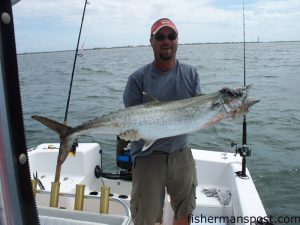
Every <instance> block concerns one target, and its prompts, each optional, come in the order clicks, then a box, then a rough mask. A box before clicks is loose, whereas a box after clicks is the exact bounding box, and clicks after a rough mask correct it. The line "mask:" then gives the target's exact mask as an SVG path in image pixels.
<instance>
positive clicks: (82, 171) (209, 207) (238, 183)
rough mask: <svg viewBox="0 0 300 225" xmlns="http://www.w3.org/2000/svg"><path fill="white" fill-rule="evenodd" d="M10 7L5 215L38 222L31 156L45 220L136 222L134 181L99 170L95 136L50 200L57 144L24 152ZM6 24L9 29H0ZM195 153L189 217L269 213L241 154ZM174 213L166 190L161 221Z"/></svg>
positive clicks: (206, 219)
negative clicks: (105, 203)
mask: <svg viewBox="0 0 300 225" xmlns="http://www.w3.org/2000/svg"><path fill="white" fill-rule="evenodd" d="M8 2H9V1H1V6H2V4H3V5H4V3H5V9H9V8H10V7H11V6H10V4H8ZM14 2H16V1H14ZM3 8H4V7H3ZM1 10H2V9H1ZM10 12H11V10H8V11H7V12H4V13H3V14H2V16H1V19H2V22H3V23H1V29H0V30H1V39H0V41H1V48H0V51H1V69H2V70H1V74H0V75H1V76H0V78H1V79H0V92H1V95H0V102H1V108H0V112H1V113H0V119H1V120H0V131H1V132H0V153H1V154H0V161H1V164H0V168H1V170H0V197H1V198H0V223H1V224H2V223H3V224H9V225H10V224H37V219H36V218H35V216H36V210H35V207H34V205H33V204H31V203H33V198H32V193H33V192H32V191H31V187H30V185H29V184H30V180H29V179H30V178H29V171H28V161H29V166H30V174H31V175H32V176H33V174H35V176H36V177H35V178H38V179H35V180H39V181H40V185H41V184H42V185H41V186H40V187H42V186H43V187H44V190H40V188H39V187H38V188H37V190H36V191H35V192H34V193H35V201H36V205H37V209H38V217H39V220H40V224H41V225H46V224H47V225H48V224H51V225H58V224H70V225H71V224H72V225H75V224H81V225H92V224H93V225H100V224H102V225H104V224H108V225H126V224H132V222H131V213H130V193H131V181H130V180H128V179H127V180H123V179H108V178H101V176H100V177H99V175H101V173H99V171H101V160H102V159H101V157H102V155H101V154H100V150H101V148H100V146H99V144H97V143H79V146H78V147H77V153H76V156H75V157H68V158H67V160H66V161H65V163H64V164H63V167H62V171H61V176H60V177H61V179H60V189H59V192H58V196H59V197H58V206H57V207H49V204H50V194H51V182H53V180H54V174H55V167H56V160H57V155H58V148H59V144H58V143H46V144H41V145H39V146H37V147H36V148H33V149H30V150H29V152H28V156H29V160H27V150H26V149H25V138H24V130H23V129H20V127H21V128H23V127H22V115H21V101H20V95H19V85H18V74H17V70H16V68H17V63H16V55H13V54H12V53H13V52H15V47H14V43H13V41H12V39H13V37H14V36H13V27H12V25H13V24H11V13H10ZM2 31H3V34H5V35H3V36H2ZM4 31H5V33H4ZM3 46H4V47H3ZM12 55H13V56H14V57H11V56H12ZM8 84H9V85H8ZM11 90H13V91H15V92H13V91H11ZM15 93H17V94H15ZM20 124H21V125H20ZM238 149H240V150H241V149H242V152H241V153H242V154H243V153H244V152H243V150H245V149H246V148H243V147H241V148H238ZM246 150H247V149H246ZM193 156H194V158H195V161H196V167H197V178H198V186H197V189H196V197H197V201H196V208H195V210H194V212H193V214H192V215H191V216H190V217H189V220H190V222H191V224H250V223H251V222H254V221H255V222H257V220H258V219H259V218H266V212H265V209H264V207H263V205H262V202H261V200H260V197H259V195H258V193H257V191H256V188H255V186H254V183H253V180H252V178H251V175H250V173H249V171H248V170H247V169H246V168H245V167H244V170H243V172H244V173H245V174H246V175H247V177H245V176H238V175H237V172H238V171H240V170H241V169H242V157H241V156H240V154H236V155H235V154H234V153H227V152H225V153H224V152H215V151H207V150H198V149H193ZM16 159H17V160H16ZM242 175H243V174H242ZM33 178H34V177H32V179H33ZM77 184H84V185H85V191H84V195H83V199H84V204H83V210H82V211H81V210H74V202H75V190H76V185H77ZM103 185H105V186H109V187H110V193H111V196H110V198H109V211H108V213H107V214H104V213H99V211H100V210H99V208H100V199H101V193H100V187H101V186H103ZM24 195H26V196H24ZM2 197H3V198H2ZM102 199H103V196H102ZM26 207H27V208H26ZM149 210H151V209H149ZM12 212H13V213H12ZM172 218H173V211H172V209H171V206H170V199H169V196H168V195H166V197H165V207H164V215H163V224H164V225H167V224H172ZM263 222H266V221H263ZM252 224H253V223H252ZM257 224H258V223H257ZM259 224H266V223H259Z"/></svg>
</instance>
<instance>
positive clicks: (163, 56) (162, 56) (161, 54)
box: [159, 47, 174, 61]
mask: <svg viewBox="0 0 300 225" xmlns="http://www.w3.org/2000/svg"><path fill="white" fill-rule="evenodd" d="M169 50H171V51H170V53H169ZM173 52H174V48H173V47H172V48H170V49H168V51H167V52H164V50H163V51H160V52H159V57H160V59H162V60H164V61H169V60H171V59H172V58H173Z"/></svg>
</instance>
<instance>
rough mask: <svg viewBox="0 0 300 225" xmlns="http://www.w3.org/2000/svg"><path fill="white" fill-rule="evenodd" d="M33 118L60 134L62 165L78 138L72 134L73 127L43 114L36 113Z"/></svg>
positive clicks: (59, 159)
mask: <svg viewBox="0 0 300 225" xmlns="http://www.w3.org/2000/svg"><path fill="white" fill-rule="evenodd" d="M31 118H33V119H35V120H37V121H39V122H40V123H42V124H44V125H45V126H46V127H48V128H50V129H51V130H53V131H55V132H56V133H57V134H58V135H59V138H60V147H59V155H58V158H57V162H58V164H60V165H61V164H63V162H64V161H65V159H66V158H67V156H68V154H69V152H70V150H71V149H72V146H73V143H74V141H75V139H76V136H75V135H72V134H73V132H72V130H73V128H72V127H69V126H67V125H64V124H62V123H59V122H57V121H55V120H52V119H49V118H47V117H43V116H37V115H34V116H32V117H31Z"/></svg>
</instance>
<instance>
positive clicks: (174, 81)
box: [123, 60, 201, 159]
mask: <svg viewBox="0 0 300 225" xmlns="http://www.w3.org/2000/svg"><path fill="white" fill-rule="evenodd" d="M142 92H146V93H147V94H149V95H151V96H153V97H154V98H156V99H158V100H159V101H172V100H180V99H186V98H190V97H193V96H197V95H200V94H201V90H200V79H199V75H198V73H197V70H196V68H195V67H192V66H190V65H186V64H184V63H181V62H179V61H178V60H177V63H176V66H174V67H173V68H172V69H171V70H169V71H167V72H160V71H158V70H156V69H155V68H154V66H153V64H152V63H150V64H148V65H146V66H144V67H142V68H140V69H138V70H137V71H135V72H134V73H133V74H131V75H130V76H129V78H128V82H127V85H126V88H125V91H124V94H123V101H124V105H125V107H129V106H134V105H139V104H143V103H145V102H146V101H148V100H149V99H146V98H147V96H145V95H143V94H142ZM157 132H159V131H157ZM143 145H144V141H143V140H139V141H132V142H131V156H132V158H133V159H134V158H135V157H136V156H143V155H149V154H151V153H152V152H153V151H162V152H167V153H172V152H175V151H177V150H179V149H181V148H182V147H184V146H186V145H187V135H186V134H183V135H178V136H173V137H168V138H161V139H158V140H156V141H155V142H154V143H153V145H152V146H151V147H150V148H149V149H148V150H146V151H143V152H141V149H142V148H143Z"/></svg>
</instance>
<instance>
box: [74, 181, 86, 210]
mask: <svg viewBox="0 0 300 225" xmlns="http://www.w3.org/2000/svg"><path fill="white" fill-rule="evenodd" d="M84 189H85V185H84V184H76V192H75V204H74V210H79V211H83V203H84Z"/></svg>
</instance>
